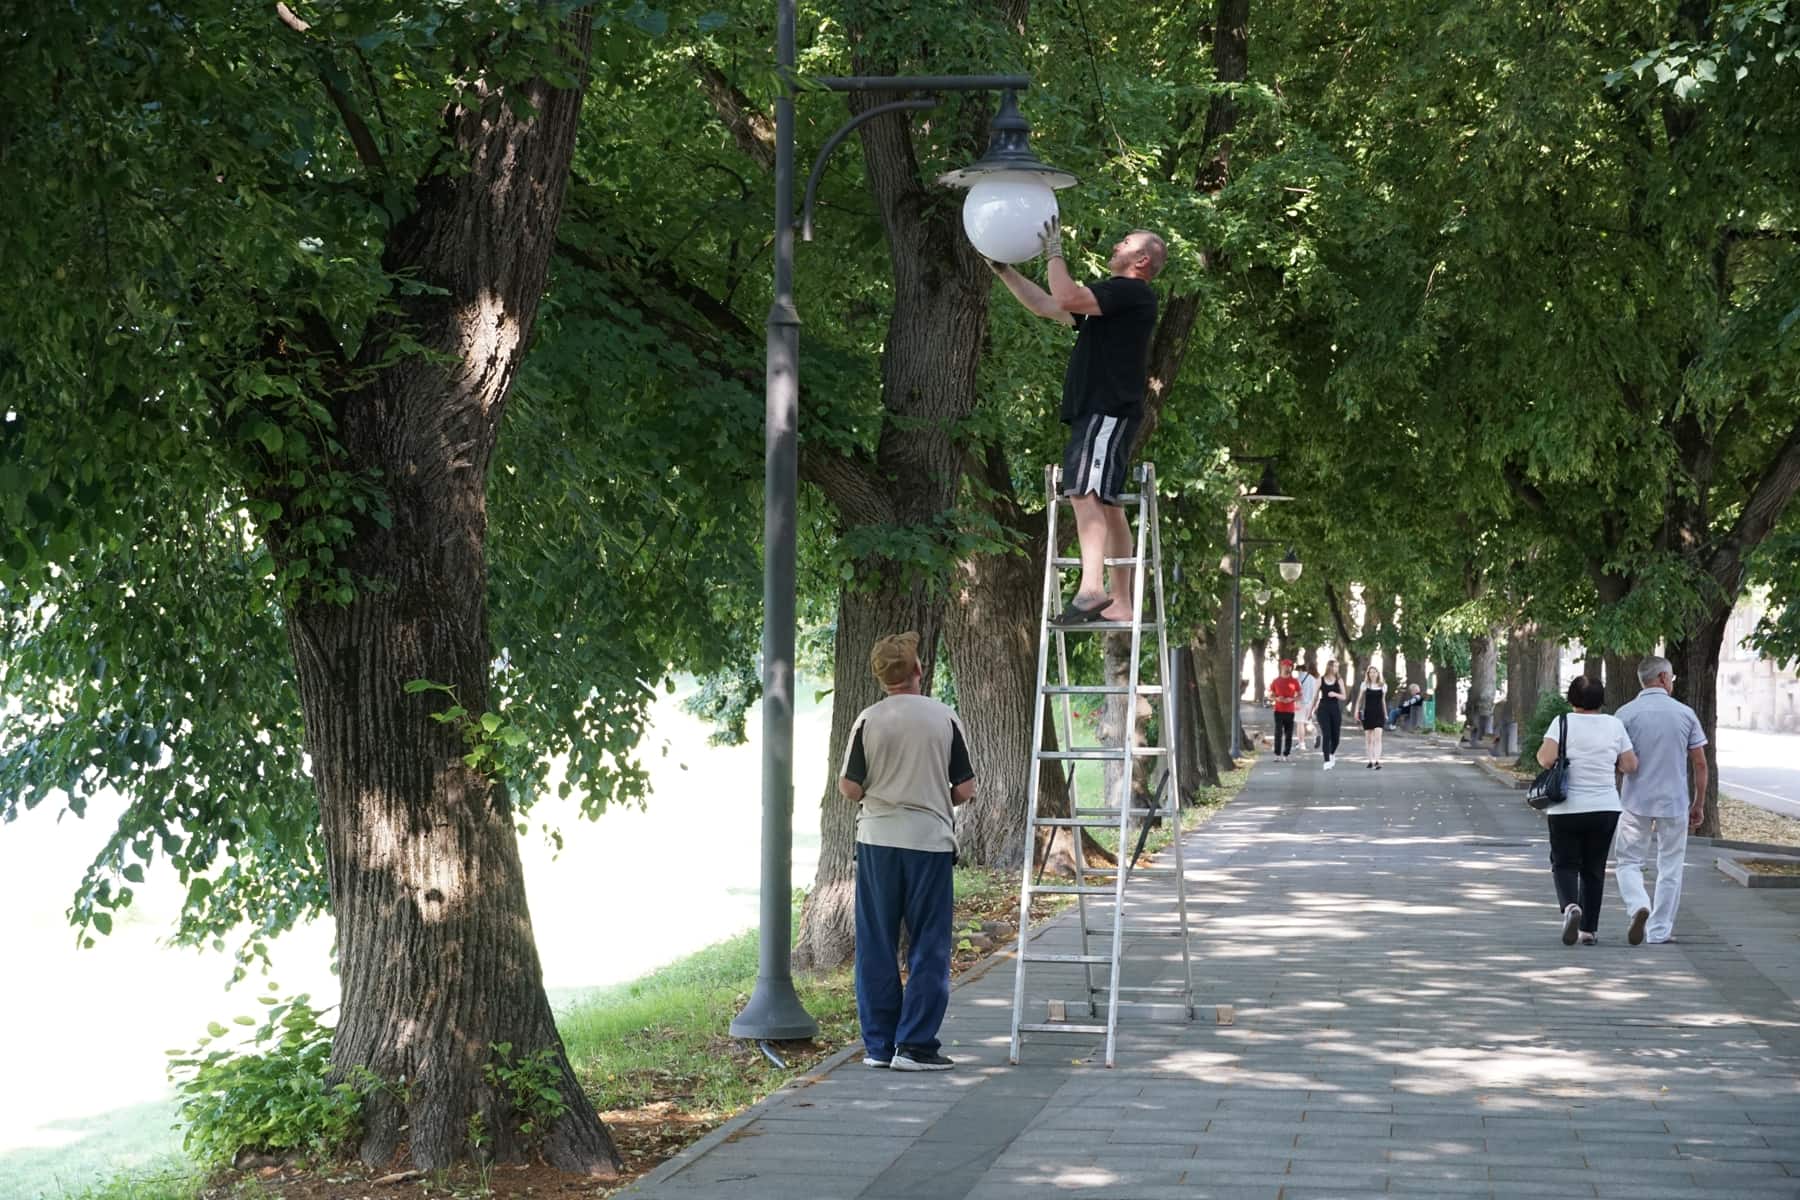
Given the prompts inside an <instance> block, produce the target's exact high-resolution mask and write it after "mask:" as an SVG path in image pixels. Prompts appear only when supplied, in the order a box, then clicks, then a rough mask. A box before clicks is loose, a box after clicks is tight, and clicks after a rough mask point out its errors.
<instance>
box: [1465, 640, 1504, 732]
mask: <svg viewBox="0 0 1800 1200" xmlns="http://www.w3.org/2000/svg"><path fill="white" fill-rule="evenodd" d="M1497 632H1498V631H1497V630H1492V629H1490V630H1488V631H1487V632H1486V633H1477V634H1474V635H1473V636H1471V637H1470V638H1469V664H1470V665H1469V717H1468V721H1469V740H1470V744H1471V745H1476V744H1479V742H1480V739H1481V737H1482V736H1483V735H1485V734H1487V733H1491V732H1492V731H1493V724H1494V690H1495V688H1496V687H1497V686H1498V684H1497V679H1496V677H1497V676H1498V675H1499V665H1500V663H1499V653H1498V648H1497V647H1496V646H1495V644H1494V640H1495V634H1496V633H1497Z"/></svg>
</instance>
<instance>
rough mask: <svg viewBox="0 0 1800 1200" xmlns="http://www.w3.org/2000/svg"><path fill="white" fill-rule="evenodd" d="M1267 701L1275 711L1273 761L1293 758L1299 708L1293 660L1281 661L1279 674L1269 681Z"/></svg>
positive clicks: (1298, 689) (1288, 760)
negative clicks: (1295, 725)
mask: <svg viewBox="0 0 1800 1200" xmlns="http://www.w3.org/2000/svg"><path fill="white" fill-rule="evenodd" d="M1269 699H1270V700H1271V701H1272V702H1273V706H1274V709H1275V761H1277V762H1292V761H1293V758H1294V717H1295V713H1296V711H1297V710H1298V709H1299V707H1300V681H1299V680H1298V679H1295V678H1294V660H1293V659H1291V658H1284V659H1282V660H1281V674H1279V675H1277V676H1276V677H1275V678H1274V679H1272V680H1270V681H1269Z"/></svg>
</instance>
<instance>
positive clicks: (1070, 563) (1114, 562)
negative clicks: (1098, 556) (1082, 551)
mask: <svg viewBox="0 0 1800 1200" xmlns="http://www.w3.org/2000/svg"><path fill="white" fill-rule="evenodd" d="M1052 561H1053V562H1055V563H1056V565H1057V566H1059V567H1079V566H1080V565H1081V560H1080V559H1079V558H1057V559H1053V560H1052ZM1142 561H1143V560H1142V559H1140V558H1137V557H1135V556H1134V557H1131V558H1109V559H1107V560H1106V565H1107V566H1109V567H1135V566H1137V565H1138V564H1139V563H1141V562H1142Z"/></svg>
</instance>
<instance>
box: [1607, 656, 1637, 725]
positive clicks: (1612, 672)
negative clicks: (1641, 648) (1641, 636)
mask: <svg viewBox="0 0 1800 1200" xmlns="http://www.w3.org/2000/svg"><path fill="white" fill-rule="evenodd" d="M1604 657H1605V659H1606V711H1607V712H1618V711H1619V706H1620V705H1622V704H1625V703H1628V702H1629V701H1630V700H1631V699H1632V697H1634V696H1636V695H1637V694H1638V693H1639V692H1640V691H1642V690H1643V689H1642V688H1641V687H1639V686H1638V674H1637V668H1638V662H1639V660H1641V659H1642V658H1643V657H1644V656H1643V655H1641V654H1630V653H1624V654H1619V653H1614V652H1613V651H1611V650H1608V651H1607V652H1606V654H1605V656H1604Z"/></svg>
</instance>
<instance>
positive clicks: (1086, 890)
mask: <svg viewBox="0 0 1800 1200" xmlns="http://www.w3.org/2000/svg"><path fill="white" fill-rule="evenodd" d="M1030 890H1031V894H1032V895H1034V896H1111V895H1114V894H1115V889H1113V888H1110V887H1082V886H1080V885H1078V884H1073V883H1046V884H1043V885H1041V886H1039V887H1034V888H1032V889H1030Z"/></svg>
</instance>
